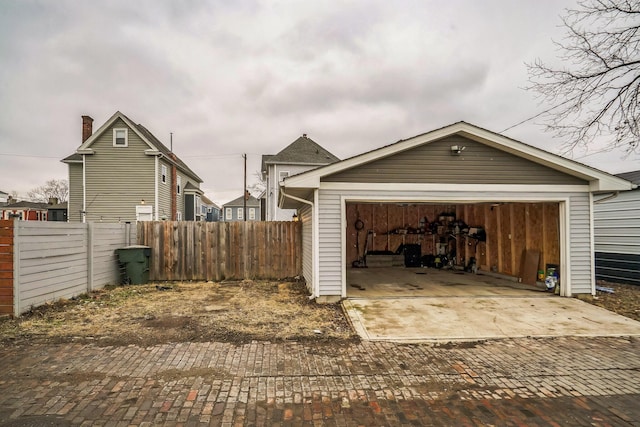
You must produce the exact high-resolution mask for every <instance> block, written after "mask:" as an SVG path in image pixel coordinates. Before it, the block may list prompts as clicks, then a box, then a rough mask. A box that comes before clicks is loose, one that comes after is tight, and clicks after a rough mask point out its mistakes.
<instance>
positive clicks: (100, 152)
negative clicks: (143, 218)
mask: <svg viewBox="0 0 640 427" xmlns="http://www.w3.org/2000/svg"><path fill="white" fill-rule="evenodd" d="M116 127H117V128H122V127H127V125H126V124H125V123H124V122H123V121H122V120H121V119H118V120H116V121H115V123H114V124H113V125H112V126H111V127H110V128H108V129H107V130H106V131H105V132H104V133H103V134H102V135H101V136H100V137H99V138H98V139H97V140H96V141H95V142H94V143H93V144H92V146H91V148H92V149H93V150H94V152H95V154H93V155H87V156H86V160H85V167H86V172H85V174H86V185H87V192H86V193H87V194H86V203H87V207H86V210H87V221H104V222H118V221H135V220H136V205H138V204H140V201H141V200H143V199H144V201H145V203H146V204H150V205H153V204H154V196H155V195H154V193H155V191H154V176H155V172H154V171H155V160H154V158H153V156H147V155H146V154H145V153H144V152H145V150H148V149H150V147H149V146H148V145H147V144H146V143H145V142H144V141H142V139H140V137H138V135H137V134H136V133H135V132H134V131H133V130H132V129H129V132H128V138H129V140H128V146H127V147H114V146H113V128H116Z"/></svg>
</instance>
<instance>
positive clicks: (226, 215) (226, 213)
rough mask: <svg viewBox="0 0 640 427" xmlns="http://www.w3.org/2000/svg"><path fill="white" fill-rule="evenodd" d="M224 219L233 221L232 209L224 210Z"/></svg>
mask: <svg viewBox="0 0 640 427" xmlns="http://www.w3.org/2000/svg"><path fill="white" fill-rule="evenodd" d="M224 219H226V220H230V219H233V211H232V210H231V208H226V209H225V210H224Z"/></svg>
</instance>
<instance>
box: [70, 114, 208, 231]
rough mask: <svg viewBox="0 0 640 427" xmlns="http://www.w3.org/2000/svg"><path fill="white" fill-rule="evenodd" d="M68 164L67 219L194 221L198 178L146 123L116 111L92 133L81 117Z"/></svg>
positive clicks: (86, 119) (90, 121)
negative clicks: (77, 144)
mask: <svg viewBox="0 0 640 427" xmlns="http://www.w3.org/2000/svg"><path fill="white" fill-rule="evenodd" d="M62 162H63V163H66V164H68V165H69V200H68V220H69V221H70V222H89V221H104V222H119V221H142V220H162V219H166V220H174V221H175V220H177V221H180V220H196V219H198V217H199V212H200V204H201V203H200V198H201V197H202V191H201V190H200V184H201V183H202V179H200V177H198V175H196V173H195V172H194V171H192V170H191V169H190V168H189V167H188V166H187V165H186V164H185V163H184V162H183V161H182V160H180V159H179V158H178V156H176V155H175V154H174V153H173V152H172V151H171V150H169V149H168V148H167V147H166V146H165V145H164V144H163V143H162V142H160V140H158V138H156V137H155V136H154V135H153V134H152V133H151V132H150V131H149V130H148V129H147V128H145V127H144V126H142V125H140V124H136V123H135V122H134V121H133V120H131V119H129V118H128V117H127V116H125V115H124V114H122V113H121V112H119V111H117V112H116V113H115V114H114V115H113V116H111V118H110V119H109V120H107V121H106V122H105V123H104V124H103V125H102V126H101V127H100V128H99V129H98V130H97V131H96V132H95V133H94V132H93V119H92V118H91V117H89V116H82V144H81V145H80V147H78V149H77V150H76V151H75V153H73V154H72V155H70V156H68V157H66V158H64V159H63V160H62Z"/></svg>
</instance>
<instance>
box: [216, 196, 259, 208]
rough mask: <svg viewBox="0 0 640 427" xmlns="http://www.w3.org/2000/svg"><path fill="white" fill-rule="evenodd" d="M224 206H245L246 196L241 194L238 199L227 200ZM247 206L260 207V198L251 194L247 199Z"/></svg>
mask: <svg viewBox="0 0 640 427" xmlns="http://www.w3.org/2000/svg"><path fill="white" fill-rule="evenodd" d="M222 206H224V207H225V208H226V207H231V206H244V197H243V196H240V197H238V198H237V199H234V200H232V201H230V202H227V203H225V204H224V205H222ZM247 207H252V208H257V207H260V200H258V199H256V198H255V197H253V196H249V198H248V199H247Z"/></svg>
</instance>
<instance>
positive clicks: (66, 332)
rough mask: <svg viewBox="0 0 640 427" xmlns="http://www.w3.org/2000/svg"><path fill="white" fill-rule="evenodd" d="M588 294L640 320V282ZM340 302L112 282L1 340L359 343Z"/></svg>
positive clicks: (299, 286) (282, 291)
mask: <svg viewBox="0 0 640 427" xmlns="http://www.w3.org/2000/svg"><path fill="white" fill-rule="evenodd" d="M598 284H599V285H600V286H605V287H609V288H612V289H613V290H614V293H612V294H609V293H603V292H599V293H598V295H596V296H595V297H591V296H588V297H582V298H581V299H583V300H585V301H587V302H589V303H591V304H595V305H598V306H600V307H604V308H606V309H608V310H611V311H614V312H616V313H618V314H621V315H623V316H627V317H630V318H632V319H635V320H639V321H640V286H631V285H620V284H613V283H605V282H600V283H598ZM357 339H358V337H357V335H356V334H355V333H354V332H353V330H352V328H351V326H350V324H349V322H348V320H347V319H346V317H345V315H344V313H343V311H342V308H341V306H340V305H339V304H324V305H323V304H316V303H315V302H313V301H310V300H309V298H308V297H307V290H306V288H305V285H304V283H301V282H266V281H242V282H222V283H172V284H150V285H129V286H114V287H107V288H104V289H101V290H98V291H95V292H91V293H89V294H85V295H82V296H80V297H78V298H75V299H73V300H67V301H60V302H58V303H55V304H48V305H44V306H42V307H38V308H36V309H34V310H33V311H31V312H29V313H26V314H25V315H23V316H21V317H20V318H18V319H11V318H4V319H0V344H9V343H12V342H13V343H18V342H23V341H27V340H28V341H30V342H49V343H57V342H93V343H96V344H98V345H105V346H106V345H117V346H118V345H129V344H137V345H142V346H148V345H154V344H160V343H168V342H188V341H196V342H205V341H219V342H234V343H246V342H249V341H252V340H260V341H272V342H278V341H286V340H296V341H307V342H318V343H323V342H329V341H330V342H333V343H339V342H340V341H356V340H357Z"/></svg>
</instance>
